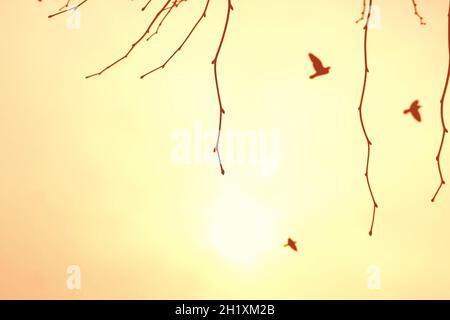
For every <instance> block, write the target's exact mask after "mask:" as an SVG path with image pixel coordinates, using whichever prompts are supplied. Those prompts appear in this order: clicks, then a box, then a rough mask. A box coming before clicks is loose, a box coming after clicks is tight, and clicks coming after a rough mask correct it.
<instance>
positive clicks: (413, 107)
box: [411, 100, 419, 109]
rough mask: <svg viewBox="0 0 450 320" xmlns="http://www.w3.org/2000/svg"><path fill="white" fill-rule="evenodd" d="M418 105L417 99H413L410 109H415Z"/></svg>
mask: <svg viewBox="0 0 450 320" xmlns="http://www.w3.org/2000/svg"><path fill="white" fill-rule="evenodd" d="M418 106H419V100H414V102H413V103H411V109H417V107H418Z"/></svg>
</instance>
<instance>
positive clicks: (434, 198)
mask: <svg viewBox="0 0 450 320" xmlns="http://www.w3.org/2000/svg"><path fill="white" fill-rule="evenodd" d="M447 36H448V51H449V62H448V68H447V78H446V79H445V85H444V90H443V92H442V97H441V101H440V103H441V124H442V138H441V144H440V146H439V152H438V154H437V156H436V161H437V165H438V170H439V177H440V178H441V182H440V184H439V187H438V189H437V191H436V193H435V194H434V196H433V199H431V202H435V201H436V197H437V196H438V194H439V192H440V191H441V189H442V187H443V186H444V184H445V180H444V176H443V174H442V168H441V155H442V149H443V147H444V142H445V136H446V134H447V133H448V129H447V126H446V124H445V119H444V102H445V96H446V94H447V88H448V82H449V78H450V1H449V8H448V30H447Z"/></svg>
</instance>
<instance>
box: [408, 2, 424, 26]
mask: <svg viewBox="0 0 450 320" xmlns="http://www.w3.org/2000/svg"><path fill="white" fill-rule="evenodd" d="M411 2H412V4H413V6H414V14H415V15H416V16H417V17H418V18H419V20H420V24H421V25H426V23H425V21H424V20H423V17H422V16H421V15H420V13H419V10H418V9H417V3H416V1H415V0H411Z"/></svg>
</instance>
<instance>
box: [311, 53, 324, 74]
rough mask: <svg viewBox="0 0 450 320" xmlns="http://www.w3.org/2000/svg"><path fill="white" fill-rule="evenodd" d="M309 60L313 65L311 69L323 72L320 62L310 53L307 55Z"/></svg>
mask: <svg viewBox="0 0 450 320" xmlns="http://www.w3.org/2000/svg"><path fill="white" fill-rule="evenodd" d="M309 58H310V59H311V61H312V63H313V67H314V69H315V70H316V71H319V70H323V69H324V67H323V64H322V61H320V59H319V58H317V57H316V56H315V55H313V54H312V53H310V54H309Z"/></svg>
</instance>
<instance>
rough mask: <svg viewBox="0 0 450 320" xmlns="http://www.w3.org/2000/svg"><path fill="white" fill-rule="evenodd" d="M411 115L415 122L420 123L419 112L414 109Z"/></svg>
mask: <svg viewBox="0 0 450 320" xmlns="http://www.w3.org/2000/svg"><path fill="white" fill-rule="evenodd" d="M411 114H412V115H413V117H414V119H416V120H417V121H419V122H421V121H422V117H421V116H420V112H419V110H417V109H414V110H412V111H411Z"/></svg>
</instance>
